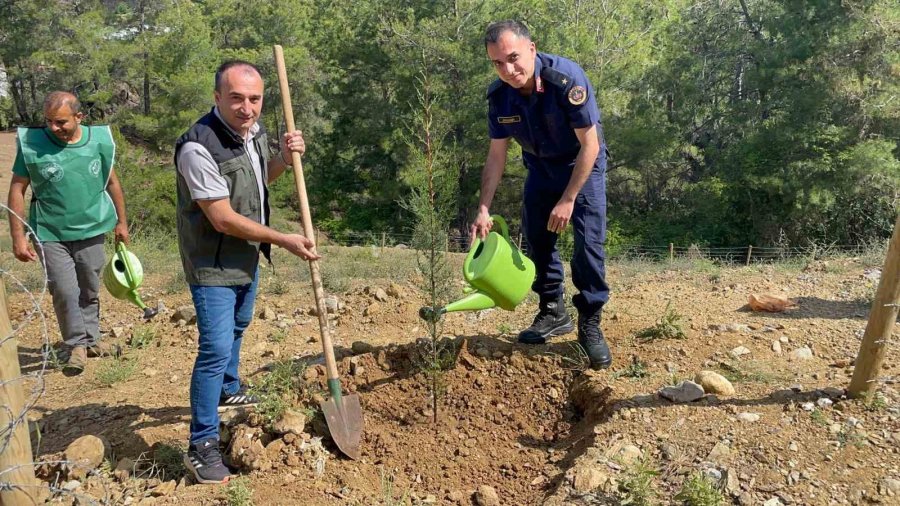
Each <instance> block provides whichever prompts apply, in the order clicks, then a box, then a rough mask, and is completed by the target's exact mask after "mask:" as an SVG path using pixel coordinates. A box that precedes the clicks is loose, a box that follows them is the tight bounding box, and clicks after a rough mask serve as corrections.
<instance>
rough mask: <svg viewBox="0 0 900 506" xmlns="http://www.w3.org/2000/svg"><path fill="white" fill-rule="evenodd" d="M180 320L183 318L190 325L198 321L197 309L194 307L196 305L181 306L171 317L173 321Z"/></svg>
mask: <svg viewBox="0 0 900 506" xmlns="http://www.w3.org/2000/svg"><path fill="white" fill-rule="evenodd" d="M178 320H183V321H184V322H185V323H186V324H188V325H190V324H193V323H197V310H196V309H194V306H180V307H179V308H178V309H176V310H175V312H174V313H173V314H172V317H171V318H170V321H171V322H173V323H175V322H177V321H178Z"/></svg>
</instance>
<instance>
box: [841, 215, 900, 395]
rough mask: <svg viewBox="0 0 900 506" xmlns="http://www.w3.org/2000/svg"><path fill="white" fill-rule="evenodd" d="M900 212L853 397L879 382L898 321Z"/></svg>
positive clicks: (860, 356)
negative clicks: (889, 342) (888, 346)
mask: <svg viewBox="0 0 900 506" xmlns="http://www.w3.org/2000/svg"><path fill="white" fill-rule="evenodd" d="M898 304H900V216H897V221H896V222H895V223H894V234H893V236H892V237H891V243H890V245H889V246H888V251H887V257H886V258H885V259H884V267H883V268H882V269H881V281H879V282H878V291H877V292H876V293H875V301H874V302H872V310H871V311H869V323H868V324H866V332H865V334H863V339H862V344H860V346H859V354H858V355H857V356H856V365H855V366H854V368H853V377H852V378H851V379H850V388H849V390H848V391H849V393H850V396H851V397H862V396H864V395H868V394H869V393H871V392H873V391H874V390H875V387H876V383H877V382H878V373H879V372H880V371H881V365H882V363H883V362H884V355H885V353H886V352H887V345H888V341H890V339H891V333H892V331H893V330H894V323H895V322H896V321H897V312H898V310H900V308H898V307H897V305H898Z"/></svg>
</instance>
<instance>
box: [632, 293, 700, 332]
mask: <svg viewBox="0 0 900 506" xmlns="http://www.w3.org/2000/svg"><path fill="white" fill-rule="evenodd" d="M671 306H672V301H669V302H668V303H667V304H666V310H665V312H664V313H663V315H662V317H660V319H659V321H658V322H657V323H656V324H655V325H653V326H652V327H648V328H645V329H643V330H641V331H639V332H638V333H637V334H635V336H634V337H635V339H638V340H640V341H655V340H657V339H685V338H686V337H687V335H686V334H685V333H684V329H682V328H681V319H682V316H681V315H680V314H678V312H676V311H675V309H674V308H672V307H671Z"/></svg>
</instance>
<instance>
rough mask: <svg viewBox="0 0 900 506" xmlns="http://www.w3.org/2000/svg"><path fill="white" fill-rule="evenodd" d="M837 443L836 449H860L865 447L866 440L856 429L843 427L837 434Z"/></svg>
mask: <svg viewBox="0 0 900 506" xmlns="http://www.w3.org/2000/svg"><path fill="white" fill-rule="evenodd" d="M837 442H838V448H843V447H845V446H847V445H853V447H855V448H862V447H864V446H865V445H866V438H865V437H863V436H862V434H860V433H859V432H857V431H856V429H854V428H852V427H847V426H844V427H842V428H841V431H840V432H838V433H837Z"/></svg>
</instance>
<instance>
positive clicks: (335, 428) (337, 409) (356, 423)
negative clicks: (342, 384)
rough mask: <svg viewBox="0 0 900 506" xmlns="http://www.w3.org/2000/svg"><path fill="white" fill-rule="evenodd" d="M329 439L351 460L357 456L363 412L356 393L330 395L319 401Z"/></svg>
mask: <svg viewBox="0 0 900 506" xmlns="http://www.w3.org/2000/svg"><path fill="white" fill-rule="evenodd" d="M319 406H320V407H321V408H322V413H324V414H325V422H326V423H327V424H328V431H329V432H330V433H331V439H333V440H334V443H335V444H336V445H337V447H338V449H340V450H341V451H342V452H344V455H346V456H348V457H350V458H351V459H353V460H356V459H358V458H359V443H360V440H361V439H362V431H363V414H362V407H360V405H359V396H357V395H356V394H350V395H342V396H340V397H338V398H337V399H335V397H330V398H328V399H327V400H324V401H322V402H321V403H319Z"/></svg>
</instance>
